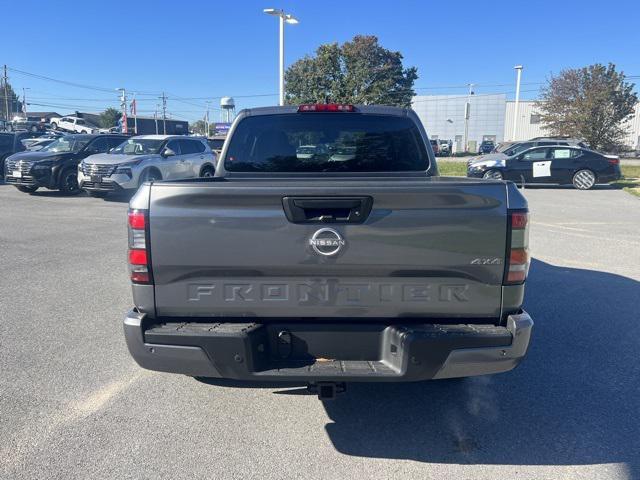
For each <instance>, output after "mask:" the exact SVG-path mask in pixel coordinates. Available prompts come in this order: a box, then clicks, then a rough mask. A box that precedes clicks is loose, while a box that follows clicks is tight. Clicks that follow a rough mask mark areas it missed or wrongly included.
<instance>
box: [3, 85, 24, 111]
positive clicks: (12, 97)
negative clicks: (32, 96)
mask: <svg viewBox="0 0 640 480" xmlns="http://www.w3.org/2000/svg"><path fill="white" fill-rule="evenodd" d="M4 92H5V89H4V82H3V81H0V112H1V115H0V116H1V117H2V118H3V119H5V120H11V119H12V118H13V117H14V114H16V113H21V112H22V102H21V101H20V100H19V99H18V95H16V93H15V92H14V91H13V88H12V87H11V84H10V83H7V98H8V99H9V101H8V102H6V101H5V93H4ZM7 103H8V107H9V112H7Z"/></svg>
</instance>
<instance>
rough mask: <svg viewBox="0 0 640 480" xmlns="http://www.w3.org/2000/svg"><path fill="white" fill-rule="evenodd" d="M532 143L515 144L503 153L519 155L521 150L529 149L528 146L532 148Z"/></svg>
mask: <svg viewBox="0 0 640 480" xmlns="http://www.w3.org/2000/svg"><path fill="white" fill-rule="evenodd" d="M531 147H532V145H531V144H530V143H529V144H520V145H514V146H512V147H511V148H509V149H507V150H505V151H504V152H503V153H504V154H505V155H507V156H509V157H512V156H513V155H517V154H518V153H520V152H524V151H525V150H527V149H528V148H531Z"/></svg>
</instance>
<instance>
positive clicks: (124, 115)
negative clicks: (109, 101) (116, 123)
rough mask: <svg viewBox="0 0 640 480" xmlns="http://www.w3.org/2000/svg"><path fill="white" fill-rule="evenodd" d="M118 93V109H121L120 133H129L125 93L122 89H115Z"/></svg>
mask: <svg viewBox="0 0 640 480" xmlns="http://www.w3.org/2000/svg"><path fill="white" fill-rule="evenodd" d="M116 90H118V91H120V93H121V95H120V108H121V109H122V129H121V130H122V133H129V122H128V119H127V91H126V90H125V89H124V88H116Z"/></svg>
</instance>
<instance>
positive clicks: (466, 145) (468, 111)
mask: <svg viewBox="0 0 640 480" xmlns="http://www.w3.org/2000/svg"><path fill="white" fill-rule="evenodd" d="M471 95H473V83H470V84H469V94H468V95H467V103H465V104H464V151H465V152H468V151H469V117H470V116H471Z"/></svg>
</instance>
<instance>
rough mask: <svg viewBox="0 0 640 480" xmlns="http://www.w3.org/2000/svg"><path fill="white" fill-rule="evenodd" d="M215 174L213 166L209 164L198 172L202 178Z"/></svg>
mask: <svg viewBox="0 0 640 480" xmlns="http://www.w3.org/2000/svg"><path fill="white" fill-rule="evenodd" d="M215 174H216V171H215V170H214V169H213V167H210V166H206V167H204V168H203V169H202V171H201V172H200V176H201V177H202V178H211V177H213V176H214V175H215Z"/></svg>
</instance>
